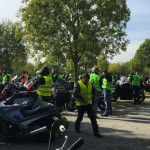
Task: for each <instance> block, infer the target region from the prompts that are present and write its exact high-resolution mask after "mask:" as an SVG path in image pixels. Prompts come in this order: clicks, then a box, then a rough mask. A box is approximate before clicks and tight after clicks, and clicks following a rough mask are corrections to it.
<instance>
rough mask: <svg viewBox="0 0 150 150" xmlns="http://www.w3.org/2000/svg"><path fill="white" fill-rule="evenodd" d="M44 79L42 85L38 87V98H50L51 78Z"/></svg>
mask: <svg viewBox="0 0 150 150" xmlns="http://www.w3.org/2000/svg"><path fill="white" fill-rule="evenodd" d="M43 77H44V79H45V82H46V83H45V84H44V85H39V87H38V89H37V94H38V95H40V96H51V86H52V78H51V77H50V76H43Z"/></svg>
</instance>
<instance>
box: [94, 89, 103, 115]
mask: <svg viewBox="0 0 150 150" xmlns="http://www.w3.org/2000/svg"><path fill="white" fill-rule="evenodd" d="M100 94H101V92H100V91H95V98H94V101H93V108H94V112H95V115H96V114H97V109H98V103H99V100H100Z"/></svg>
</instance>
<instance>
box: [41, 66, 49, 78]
mask: <svg viewBox="0 0 150 150" xmlns="http://www.w3.org/2000/svg"><path fill="white" fill-rule="evenodd" d="M48 74H50V70H49V68H48V67H44V68H42V69H41V75H42V76H44V75H48Z"/></svg>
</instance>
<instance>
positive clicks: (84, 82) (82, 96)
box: [74, 74, 102, 138]
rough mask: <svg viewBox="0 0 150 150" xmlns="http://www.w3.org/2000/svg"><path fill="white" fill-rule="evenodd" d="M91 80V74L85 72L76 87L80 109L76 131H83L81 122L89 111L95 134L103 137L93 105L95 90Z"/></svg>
mask: <svg viewBox="0 0 150 150" xmlns="http://www.w3.org/2000/svg"><path fill="white" fill-rule="evenodd" d="M89 80H90V75H89V74H83V75H82V76H81V80H79V81H78V82H77V84H76V86H75V87H74V97H75V99H76V106H77V110H78V116H77V119H76V122H75V131H76V133H81V131H80V124H81V121H82V120H83V116H84V113H85V112H87V114H88V116H89V118H90V120H91V124H92V127H93V133H94V136H96V137H98V138H102V135H100V133H99V130H98V125H97V121H96V117H95V113H94V110H93V106H92V95H93V93H94V92H95V91H94V88H93V86H92V83H91V82H90V81H89Z"/></svg>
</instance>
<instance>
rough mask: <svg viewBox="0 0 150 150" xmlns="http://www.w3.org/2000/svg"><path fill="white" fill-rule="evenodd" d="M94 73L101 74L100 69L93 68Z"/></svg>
mask: <svg viewBox="0 0 150 150" xmlns="http://www.w3.org/2000/svg"><path fill="white" fill-rule="evenodd" d="M92 72H97V73H99V72H100V69H99V68H98V67H93V68H92Z"/></svg>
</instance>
